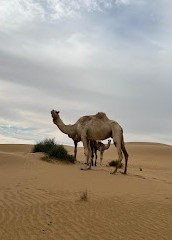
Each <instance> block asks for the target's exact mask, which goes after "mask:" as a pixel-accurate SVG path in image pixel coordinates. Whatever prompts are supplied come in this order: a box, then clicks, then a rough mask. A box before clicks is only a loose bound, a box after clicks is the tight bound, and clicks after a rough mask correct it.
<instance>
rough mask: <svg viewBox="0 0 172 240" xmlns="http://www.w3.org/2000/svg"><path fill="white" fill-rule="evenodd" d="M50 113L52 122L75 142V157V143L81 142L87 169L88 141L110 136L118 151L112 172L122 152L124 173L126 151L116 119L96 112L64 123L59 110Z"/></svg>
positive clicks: (120, 159) (88, 157)
mask: <svg viewBox="0 0 172 240" xmlns="http://www.w3.org/2000/svg"><path fill="white" fill-rule="evenodd" d="M51 115H52V118H53V122H54V124H56V125H57V127H58V128H59V129H60V130H61V131H62V132H63V133H65V134H67V135H68V136H69V137H70V138H72V139H73V141H74V143H75V157H76V151H77V143H78V142H80V141H82V142H83V146H84V154H85V158H86V162H87V163H88V165H89V167H88V169H91V148H90V141H97V140H104V139H107V138H110V137H111V138H113V142H114V145H115V146H116V148H117V152H118V164H117V166H116V168H115V170H114V171H113V172H112V173H113V174H115V173H116V172H117V169H118V168H119V166H120V164H121V161H122V158H123V156H122V152H123V154H124V156H125V169H124V174H126V173H127V162H128V153H127V151H126V148H125V144H124V137H123V129H122V127H121V126H120V125H119V124H118V123H117V122H116V121H113V120H110V119H109V118H108V117H107V116H106V114H105V113H103V112H98V113H97V114H95V115H89V116H83V117H81V118H79V119H78V121H77V122H76V123H75V124H69V125H66V124H64V123H63V121H62V119H61V118H60V116H59V111H56V110H52V111H51Z"/></svg>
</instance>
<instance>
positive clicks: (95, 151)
mask: <svg viewBox="0 0 172 240" xmlns="http://www.w3.org/2000/svg"><path fill="white" fill-rule="evenodd" d="M95 155H96V159H95V167H96V166H97V149H95Z"/></svg>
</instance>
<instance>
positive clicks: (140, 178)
mask: <svg viewBox="0 0 172 240" xmlns="http://www.w3.org/2000/svg"><path fill="white" fill-rule="evenodd" d="M66 148H67V149H68V151H69V152H70V153H73V147H70V146H66ZM126 148H127V150H128V152H129V155H130V156H129V165H128V174H127V175H123V174H121V173H120V171H121V170H120V171H118V173H117V174H116V175H110V174H109V172H110V171H111V170H112V168H110V167H107V166H106V165H107V164H108V162H109V161H111V160H115V159H117V153H116V149H115V148H114V147H113V146H111V147H110V149H109V150H108V151H106V152H105V154H104V161H103V166H102V167H100V166H99V160H98V166H97V167H93V169H92V171H81V170H80V168H81V167H83V163H84V153H83V148H81V147H80V148H78V157H77V159H78V162H77V163H76V164H75V165H70V164H67V165H66V164H63V163H56V164H53V163H49V162H45V161H42V160H41V156H42V154H41V153H31V149H32V146H31V145H15V144H14V145H8V144H7V145H0V226H1V228H0V239H2V240H20V239H22V240H23V239H24V240H27V239H28V240H30V239H31V240H32V239H33V240H39V239H40V240H42V239H50V240H51V239H60V240H61V239H65V240H68V239H69V240H73V239H76V240H77V239H79V240H81V239H89V240H92V239H93V240H96V239H97V240H99V239H107V240H110V239H128V240H130V239H132V240H133V239H137V240H139V239H140V240H141V239H145V240H156V239H157V240H162V239H167V240H169V239H171V238H172V228H171V219H172V218H171V216H172V146H168V145H163V144H156V143H127V144H126ZM140 168H142V171H140ZM85 191H87V194H88V201H80V195H81V192H85Z"/></svg>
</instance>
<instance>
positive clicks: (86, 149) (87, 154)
mask: <svg viewBox="0 0 172 240" xmlns="http://www.w3.org/2000/svg"><path fill="white" fill-rule="evenodd" d="M82 142H83V146H84V154H85V162H86V163H87V165H89V167H88V169H91V161H89V159H91V148H90V142H89V141H88V140H87V138H86V137H82Z"/></svg>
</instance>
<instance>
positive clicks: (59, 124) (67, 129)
mask: <svg viewBox="0 0 172 240" xmlns="http://www.w3.org/2000/svg"><path fill="white" fill-rule="evenodd" d="M54 123H55V124H56V125H57V127H58V128H59V129H60V130H61V131H62V132H63V133H65V134H69V135H71V134H73V130H74V129H73V125H70V124H69V125H66V124H64V122H63V121H62V119H61V118H60V117H59V116H58V117H57V119H56V120H55V121H54Z"/></svg>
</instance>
